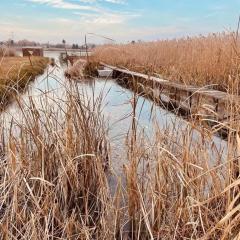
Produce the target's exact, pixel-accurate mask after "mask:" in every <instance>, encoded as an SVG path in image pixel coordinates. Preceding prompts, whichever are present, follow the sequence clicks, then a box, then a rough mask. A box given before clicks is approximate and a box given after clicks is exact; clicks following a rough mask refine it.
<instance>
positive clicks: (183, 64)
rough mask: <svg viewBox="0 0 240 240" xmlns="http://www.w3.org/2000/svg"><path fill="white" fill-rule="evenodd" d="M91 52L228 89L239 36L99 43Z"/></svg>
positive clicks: (122, 64)
mask: <svg viewBox="0 0 240 240" xmlns="http://www.w3.org/2000/svg"><path fill="white" fill-rule="evenodd" d="M94 56H95V59H96V60H97V61H101V62H105V63H108V64H111V65H115V66H119V67H124V68H128V69H130V70H134V71H138V72H143V73H147V74H154V73H157V74H159V75H160V76H161V77H163V78H167V79H170V80H172V81H176V82H181V83H184V84H188V85H196V86H205V85H211V87H212V88H214V89H218V90H222V91H228V90H229V87H231V86H232V85H233V78H232V77H233V76H234V78H236V77H237V78H238V75H239V74H238V68H239V40H238V39H237V37H236V34H234V33H232V34H227V33H220V34H211V35H209V36H207V37H204V36H199V37H191V38H190V37H188V38H183V39H174V40H162V41H158V42H149V43H135V44H127V45H106V46H102V47H98V48H97V49H96V50H95V52H94ZM235 87H236V85H235Z"/></svg>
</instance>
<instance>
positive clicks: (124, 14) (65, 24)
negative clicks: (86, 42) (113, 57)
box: [0, 0, 240, 43]
mask: <svg viewBox="0 0 240 240" xmlns="http://www.w3.org/2000/svg"><path fill="white" fill-rule="evenodd" d="M0 7H1V15H0V30H1V31H0V40H5V39H8V38H10V37H11V36H14V39H15V40H18V39H23V38H27V39H31V40H37V41H40V42H47V41H50V42H61V40H62V39H63V38H64V39H66V40H67V42H76V43H82V42H83V39H84V35H85V33H88V32H94V33H96V34H100V35H105V36H108V37H111V38H113V39H115V40H116V41H117V42H127V41H131V40H138V39H141V40H146V41H148V40H158V39H166V38H175V37H182V36H192V35H198V34H207V33H209V32H220V31H224V30H225V31H230V30H236V26H237V22H238V16H239V14H240V0H1V2H0ZM89 38H90V39H91V42H96V43H101V42H102V43H103V42H104V41H105V40H102V39H101V38H97V37H91V36H89Z"/></svg>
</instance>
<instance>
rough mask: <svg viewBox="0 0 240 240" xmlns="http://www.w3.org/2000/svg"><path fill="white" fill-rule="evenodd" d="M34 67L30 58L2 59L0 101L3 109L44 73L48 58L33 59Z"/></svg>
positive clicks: (0, 64)
mask: <svg viewBox="0 0 240 240" xmlns="http://www.w3.org/2000/svg"><path fill="white" fill-rule="evenodd" d="M31 61H32V65H31V63H30V62H29V59H28V58H22V57H2V58H0V84H1V85H0V101H1V107H0V108H1V109H2V108H4V107H5V105H6V104H7V103H8V102H9V101H10V100H11V99H12V96H13V95H15V94H16V92H18V91H21V90H23V89H24V88H25V87H26V86H27V85H28V83H29V82H30V81H32V80H33V79H34V78H35V77H36V76H37V75H39V74H41V73H43V71H44V69H45V68H46V66H47V64H48V59H47V58H42V57H33V58H32V60H31Z"/></svg>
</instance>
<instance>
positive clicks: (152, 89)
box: [101, 63, 240, 125]
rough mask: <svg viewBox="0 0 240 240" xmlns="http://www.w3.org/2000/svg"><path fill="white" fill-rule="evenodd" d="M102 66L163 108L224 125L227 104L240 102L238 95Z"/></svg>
mask: <svg viewBox="0 0 240 240" xmlns="http://www.w3.org/2000/svg"><path fill="white" fill-rule="evenodd" d="M101 65H102V66H104V67H106V68H109V69H112V70H113V78H115V79H117V80H118V81H120V82H121V83H122V84H123V85H125V86H127V87H129V88H134V89H135V90H137V91H138V92H139V93H141V94H144V95H146V96H148V97H150V98H151V99H152V100H154V101H156V102H157V103H159V104H161V105H163V106H165V107H168V108H170V109H172V110H174V111H180V112H183V113H185V114H186V115H191V117H193V116H195V118H202V119H205V120H206V121H207V120H208V122H210V124H211V122H212V123H218V122H221V123H222V124H223V125H224V122H226V121H227V120H228V118H229V114H228V113H229V107H230V106H233V105H239V103H240V98H239V96H236V95H231V94H228V93H226V92H221V91H217V90H213V89H209V88H207V87H202V88H201V87H200V88H199V87H195V86H190V85H184V84H179V83H174V82H173V81H169V80H165V79H161V78H158V77H153V76H148V75H146V74H142V73H137V72H133V71H129V70H127V69H122V68H118V67H115V66H111V65H108V64H105V63H101ZM213 125H215V124H213Z"/></svg>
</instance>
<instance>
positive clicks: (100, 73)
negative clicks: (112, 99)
mask: <svg viewBox="0 0 240 240" xmlns="http://www.w3.org/2000/svg"><path fill="white" fill-rule="evenodd" d="M112 75H113V70H112V69H110V68H104V69H103V70H98V76H99V77H106V78H109V77H112Z"/></svg>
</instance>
